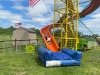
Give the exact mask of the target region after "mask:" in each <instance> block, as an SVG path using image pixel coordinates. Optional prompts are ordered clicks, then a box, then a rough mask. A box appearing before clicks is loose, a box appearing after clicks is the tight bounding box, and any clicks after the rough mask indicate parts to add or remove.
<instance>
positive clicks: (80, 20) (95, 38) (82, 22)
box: [79, 20, 97, 40]
mask: <svg viewBox="0 0 100 75" xmlns="http://www.w3.org/2000/svg"><path fill="white" fill-rule="evenodd" d="M79 21H80V22H81V23H82V24H83V25H84V26H85V27H86V29H88V30H89V31H90V32H91V34H92V35H93V36H94V37H95V39H96V40H97V37H96V36H95V35H94V33H93V32H92V31H91V30H90V29H89V28H88V27H87V26H86V25H85V24H84V23H83V22H82V21H81V20H79Z"/></svg>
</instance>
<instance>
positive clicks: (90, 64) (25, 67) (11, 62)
mask: <svg viewBox="0 0 100 75" xmlns="http://www.w3.org/2000/svg"><path fill="white" fill-rule="evenodd" d="M99 74H100V50H89V51H86V52H83V57H82V64H81V66H72V67H69V66H67V67H51V68H45V67H43V65H42V63H41V62H40V61H39V60H38V58H37V55H36V54H14V53H12V54H9V53H8V54H6V53H0V75H99Z"/></svg>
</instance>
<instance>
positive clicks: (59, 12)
mask: <svg viewBox="0 0 100 75" xmlns="http://www.w3.org/2000/svg"><path fill="white" fill-rule="evenodd" d="M78 2H79V0H54V26H53V29H56V30H57V28H58V29H59V30H58V31H59V32H57V33H56V31H54V34H53V36H54V38H55V39H56V41H57V42H58V44H59V46H60V49H62V48H63V47H67V48H71V49H75V50H77V43H78V15H79V13H78Z"/></svg>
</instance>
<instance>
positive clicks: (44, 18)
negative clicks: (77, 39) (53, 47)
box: [0, 0, 100, 35]
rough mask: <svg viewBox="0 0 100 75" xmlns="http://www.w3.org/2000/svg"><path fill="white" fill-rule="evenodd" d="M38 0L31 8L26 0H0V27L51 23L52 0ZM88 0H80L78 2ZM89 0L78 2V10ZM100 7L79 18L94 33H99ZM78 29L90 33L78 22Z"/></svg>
mask: <svg viewBox="0 0 100 75" xmlns="http://www.w3.org/2000/svg"><path fill="white" fill-rule="evenodd" d="M44 1H45V3H46V4H47V6H48V8H49V11H50V13H49V12H48V9H47V8H46V6H45V3H44V2H43V0H40V1H39V2H38V3H37V4H36V5H35V6H34V7H33V8H31V7H29V5H28V0H0V27H3V28H8V27H10V26H15V23H19V22H21V23H22V26H23V27H25V28H31V27H35V28H37V29H41V28H43V27H44V26H46V25H49V24H51V23H52V19H51V15H52V17H53V4H54V0H44ZM83 1H88V0H80V2H83ZM88 4H89V2H87V3H84V4H80V10H79V11H80V12H81V11H82V10H83V9H84V8H85V7H86V6H87V5H88ZM99 11H100V8H98V9H97V10H96V11H94V12H93V13H91V14H89V15H87V16H86V17H84V18H82V19H81V20H82V21H83V22H84V24H85V25H86V26H87V27H88V28H89V29H90V30H91V31H92V32H93V33H94V34H99V35H100V33H99V32H100V13H99ZM79 31H81V32H83V33H84V34H91V33H90V32H89V31H88V30H87V29H86V28H85V27H84V26H83V25H82V24H80V23H79Z"/></svg>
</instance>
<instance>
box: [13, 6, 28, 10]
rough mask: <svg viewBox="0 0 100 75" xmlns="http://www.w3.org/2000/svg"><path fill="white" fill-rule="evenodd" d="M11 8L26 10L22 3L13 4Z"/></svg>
mask: <svg viewBox="0 0 100 75" xmlns="http://www.w3.org/2000/svg"><path fill="white" fill-rule="evenodd" d="M12 8H14V9H17V10H20V11H22V10H26V9H27V8H26V7H24V6H22V5H15V6H13V7H12Z"/></svg>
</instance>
